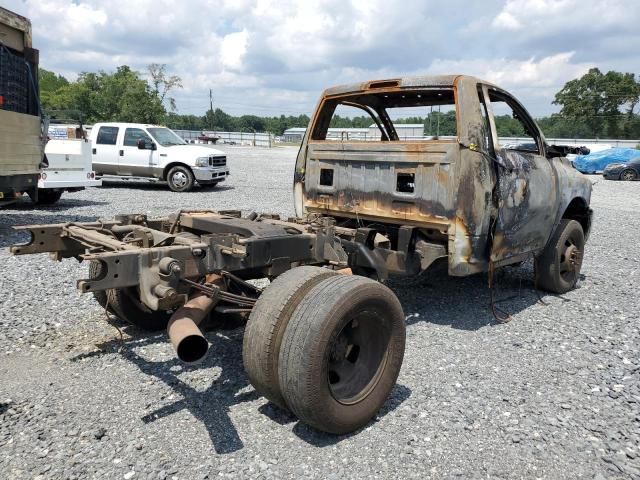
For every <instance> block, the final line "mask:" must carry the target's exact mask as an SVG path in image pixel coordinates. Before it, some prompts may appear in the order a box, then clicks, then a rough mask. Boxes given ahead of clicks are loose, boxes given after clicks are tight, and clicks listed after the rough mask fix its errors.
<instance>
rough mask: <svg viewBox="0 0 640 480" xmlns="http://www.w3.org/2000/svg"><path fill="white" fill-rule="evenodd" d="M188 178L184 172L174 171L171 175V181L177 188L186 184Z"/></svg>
mask: <svg viewBox="0 0 640 480" xmlns="http://www.w3.org/2000/svg"><path fill="white" fill-rule="evenodd" d="M187 182H188V179H187V176H186V175H185V173H184V172H175V173H174V174H173V175H172V176H171V183H173V185H174V186H176V187H178V188H183V187H185V186H186V185H187Z"/></svg>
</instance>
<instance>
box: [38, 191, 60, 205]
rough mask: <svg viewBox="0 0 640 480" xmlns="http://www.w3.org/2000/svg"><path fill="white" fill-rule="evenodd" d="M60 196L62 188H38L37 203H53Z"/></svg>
mask: <svg viewBox="0 0 640 480" xmlns="http://www.w3.org/2000/svg"><path fill="white" fill-rule="evenodd" d="M60 197H62V190H52V189H50V188H39V189H38V202H37V204H38V205H53V204H54V203H56V202H57V201H58V200H60Z"/></svg>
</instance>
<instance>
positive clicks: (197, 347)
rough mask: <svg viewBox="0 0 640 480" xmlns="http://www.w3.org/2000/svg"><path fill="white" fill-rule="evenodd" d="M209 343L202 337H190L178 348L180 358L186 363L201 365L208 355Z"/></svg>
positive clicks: (183, 340) (185, 338)
mask: <svg viewBox="0 0 640 480" xmlns="http://www.w3.org/2000/svg"><path fill="white" fill-rule="evenodd" d="M208 350H209V342H207V339H206V338H204V337H203V336H201V335H188V336H186V337H184V338H183V339H182V341H181V342H180V343H179V344H178V347H177V348H176V353H177V355H178V358H179V359H180V360H182V361H183V362H184V363H199V362H201V361H202V359H203V358H204V357H205V356H206V355H207V351H208Z"/></svg>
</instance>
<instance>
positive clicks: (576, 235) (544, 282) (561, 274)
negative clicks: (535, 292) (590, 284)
mask: <svg viewBox="0 0 640 480" xmlns="http://www.w3.org/2000/svg"><path fill="white" fill-rule="evenodd" d="M583 256H584V232H583V230H582V225H580V223H578V222H576V221H575V220H569V219H566V218H565V219H562V221H561V222H560V225H558V227H557V228H556V230H555V232H554V233H553V235H552V236H551V239H550V240H549V242H548V243H547V246H546V247H545V248H544V250H543V251H542V254H540V255H539V256H538V257H536V262H535V267H536V276H537V279H536V280H537V286H538V287H540V288H542V289H543V290H547V291H549V292H552V293H565V292H568V291H569V290H572V289H573V288H574V287H575V286H576V283H577V282H578V278H579V276H580V268H581V267H582V258H583Z"/></svg>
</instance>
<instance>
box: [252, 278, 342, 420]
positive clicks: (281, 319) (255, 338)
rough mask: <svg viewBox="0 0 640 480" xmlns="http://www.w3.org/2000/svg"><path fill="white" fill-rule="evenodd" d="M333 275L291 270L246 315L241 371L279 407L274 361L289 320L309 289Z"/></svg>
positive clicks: (276, 372)
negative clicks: (248, 314)
mask: <svg viewBox="0 0 640 480" xmlns="http://www.w3.org/2000/svg"><path fill="white" fill-rule="evenodd" d="M337 275H338V274H337V273H335V272H334V271H332V270H329V269H326V268H319V267H311V266H304V267H297V268H293V269H291V270H289V271H287V272H285V273H283V274H282V275H280V276H279V277H278V278H276V279H275V280H274V281H273V283H271V285H269V286H268V287H267V288H266V289H265V291H264V292H263V293H262V295H260V298H259V299H258V301H257V302H256V305H255V307H254V308H253V310H252V312H251V315H250V316H249V321H248V322H247V327H246V329H245V333H244V340H243V345H242V360H243V362H244V368H245V370H246V371H247V375H248V376H249V380H250V381H251V384H252V385H253V387H254V388H255V389H256V390H257V391H258V392H259V393H260V394H261V395H263V396H265V397H266V398H267V399H268V400H270V401H271V402H273V403H275V404H276V405H278V406H279V407H281V408H286V403H285V401H284V399H283V398H282V392H281V389H280V384H279V381H278V361H279V353H280V345H281V342H282V337H283V335H284V332H285V330H286V328H287V324H288V323H289V319H290V318H291V315H292V314H293V312H294V310H295V309H296V307H297V306H298V303H300V301H301V300H302V299H303V297H304V296H305V295H306V294H307V292H308V291H309V290H311V289H312V288H313V287H314V286H316V285H317V284H318V283H320V282H321V281H322V280H325V279H326V278H329V277H333V276H337Z"/></svg>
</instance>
